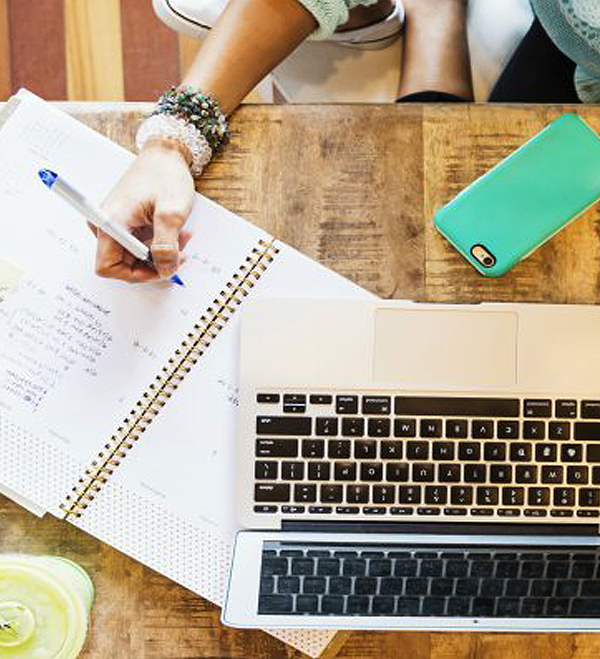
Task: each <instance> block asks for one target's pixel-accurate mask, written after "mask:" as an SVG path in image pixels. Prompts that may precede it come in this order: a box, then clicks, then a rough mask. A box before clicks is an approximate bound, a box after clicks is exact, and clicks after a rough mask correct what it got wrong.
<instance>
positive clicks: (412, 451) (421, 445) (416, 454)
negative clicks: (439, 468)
mask: <svg viewBox="0 0 600 659" xmlns="http://www.w3.org/2000/svg"><path fill="white" fill-rule="evenodd" d="M406 457H407V459H408V460H427V459H428V458H429V442H406Z"/></svg>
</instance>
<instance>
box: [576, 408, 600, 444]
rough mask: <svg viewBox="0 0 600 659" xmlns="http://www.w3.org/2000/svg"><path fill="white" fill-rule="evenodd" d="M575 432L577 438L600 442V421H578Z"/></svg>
mask: <svg viewBox="0 0 600 659" xmlns="http://www.w3.org/2000/svg"><path fill="white" fill-rule="evenodd" d="M582 416H583V415H582ZM573 432H574V437H575V439H577V440H583V441H586V442H600V423H594V422H593V421H576V422H575V429H574V431H573Z"/></svg>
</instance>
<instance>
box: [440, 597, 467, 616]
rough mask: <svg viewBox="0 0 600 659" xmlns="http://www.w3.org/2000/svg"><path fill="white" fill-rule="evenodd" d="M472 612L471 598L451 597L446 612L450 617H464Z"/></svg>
mask: <svg viewBox="0 0 600 659" xmlns="http://www.w3.org/2000/svg"><path fill="white" fill-rule="evenodd" d="M470 611H471V599H470V598H469V597H451V598H450V599H449V600H448V604H447V606H446V612H447V614H448V615H450V616H457V617H464V616H468V615H469V613H470Z"/></svg>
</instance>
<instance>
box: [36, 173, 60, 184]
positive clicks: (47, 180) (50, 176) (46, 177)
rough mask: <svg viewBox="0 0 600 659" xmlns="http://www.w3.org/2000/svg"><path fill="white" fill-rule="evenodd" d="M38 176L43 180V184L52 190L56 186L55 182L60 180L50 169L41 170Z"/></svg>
mask: <svg viewBox="0 0 600 659" xmlns="http://www.w3.org/2000/svg"><path fill="white" fill-rule="evenodd" d="M38 176H39V177H40V178H41V179H42V183H44V185H47V186H48V187H49V188H51V187H52V186H53V185H54V182H55V181H56V179H57V178H58V174H56V173H55V172H53V171H52V170H50V169H40V171H39V172H38Z"/></svg>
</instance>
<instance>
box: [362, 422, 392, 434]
mask: <svg viewBox="0 0 600 659" xmlns="http://www.w3.org/2000/svg"><path fill="white" fill-rule="evenodd" d="M367 435H368V436H369V437H389V436H390V420H389V419H369V421H368V423H367Z"/></svg>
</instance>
